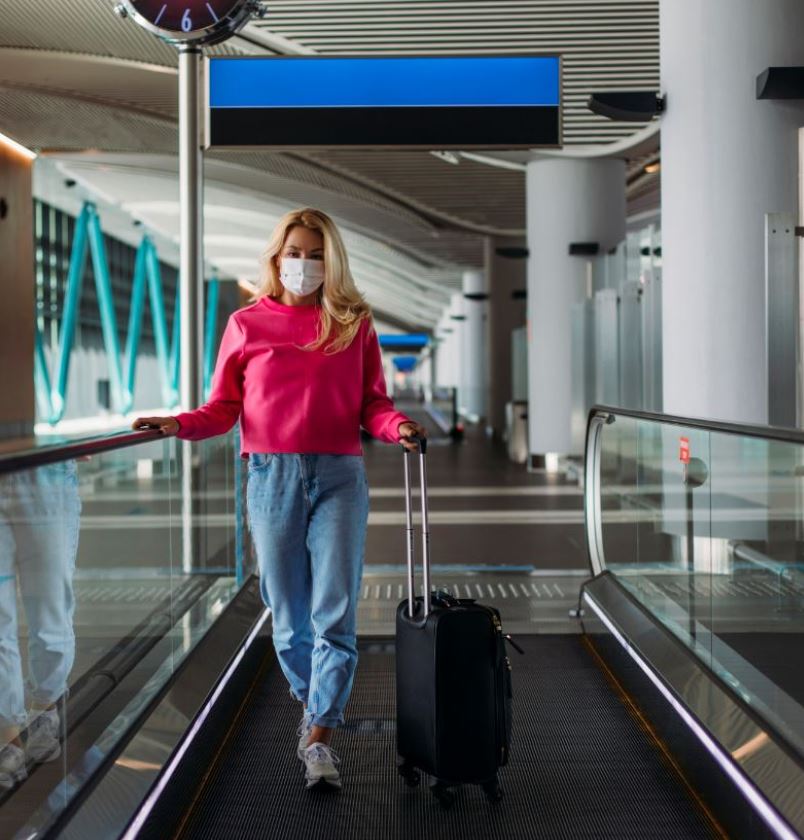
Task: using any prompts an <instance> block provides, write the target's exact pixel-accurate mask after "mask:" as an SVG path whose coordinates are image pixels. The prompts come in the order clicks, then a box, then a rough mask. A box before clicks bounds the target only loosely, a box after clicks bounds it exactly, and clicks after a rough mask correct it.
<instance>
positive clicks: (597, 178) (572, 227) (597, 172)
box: [526, 158, 625, 456]
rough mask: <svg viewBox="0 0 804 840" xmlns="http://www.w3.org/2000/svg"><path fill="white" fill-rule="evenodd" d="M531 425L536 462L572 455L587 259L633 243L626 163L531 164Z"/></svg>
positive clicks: (549, 160)
mask: <svg viewBox="0 0 804 840" xmlns="http://www.w3.org/2000/svg"><path fill="white" fill-rule="evenodd" d="M526 183H527V233H528V251H529V256H528V269H527V277H528V302H527V311H528V389H529V393H528V418H529V419H528V423H529V435H530V452H531V455H536V456H544V455H547V454H551V453H557V454H567V453H570V452H571V451H572V444H571V429H570V423H571V417H572V383H571V377H572V305H573V304H574V303H575V302H576V301H579V300H581V299H582V298H583V297H584V295H585V289H586V259H584V258H583V257H577V256H570V253H569V246H570V244H571V243H573V242H597V243H598V244H599V246H600V251H601V253H605V252H606V251H607V250H609V249H610V248H612V247H614V246H615V245H616V244H617V243H618V242H619V241H620V240H621V239H623V237H624V236H625V164H624V162H623V161H621V160H599V159H595V160H585V159H568V158H546V159H542V160H535V161H531V162H530V163H528V170H527V182H526Z"/></svg>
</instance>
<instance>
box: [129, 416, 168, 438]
mask: <svg viewBox="0 0 804 840" xmlns="http://www.w3.org/2000/svg"><path fill="white" fill-rule="evenodd" d="M131 428H132V429H134V431H135V432H144V431H147V430H148V429H159V431H160V432H162V434H163V435H175V434H176V433H177V432H178V431H179V428H180V426H179V421H178V420H177V419H176V418H175V417H138V418H137V419H136V420H135V421H134V422H133V423H132V424H131Z"/></svg>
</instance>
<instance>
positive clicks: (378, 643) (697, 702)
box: [0, 408, 804, 838]
mask: <svg viewBox="0 0 804 840" xmlns="http://www.w3.org/2000/svg"><path fill="white" fill-rule="evenodd" d="M235 452H236V441H223V442H220V441H219V442H217V443H215V442H210V444H209V445H207V444H203V445H201V446H200V447H197V448H190V447H189V446H187V445H184V444H181V443H179V442H177V441H175V440H165V439H161V438H159V436H158V435H155V434H153V433H142V434H137V435H123V436H119V437H117V438H111V439H104V440H103V441H95V442H90V443H87V442H82V443H80V444H72V445H63V446H52V447H46V448H42V449H39V450H35V451H32V452H27V453H16V454H14V455H13V456H7V457H6V459H5V460H4V461H0V470H3V478H4V479H5V478H7V477H8V476H11V475H12V474H17V475H20V474H21V472H20V471H26V470H27V471H32V470H36V469H39V468H41V467H43V466H45V465H46V463H64V462H66V461H70V460H72V461H76V462H77V463H78V470H77V474H78V487H79V489H80V493H81V498H82V502H83V511H82V513H81V523H80V528H81V541H84V540H86V544H87V545H88V546H89V547H90V548H91V549H92V550H93V552H98V551H104V552H106V553H105V555H103V556H105V557H106V558H108V557H114V558H115V563H114V564H112V565H111V566H109V564H108V563H107V564H106V567H105V568H106V571H107V572H109V571H110V570H112V571H114V573H115V574H114V575H111V574H107V576H106V579H105V580H102V579H101V577H102V576H101V575H100V569H98V568H95V569H92V568H91V566H90V565H89V564H88V563H87V562H85V561H84V554H83V551H82V550H81V551H79V562H78V564H77V572H76V576H75V591H76V592H78V593H79V594H80V592H81V589H82V586H83V585H84V582H85V581H87V580H90V579H92V580H93V581H94V582H93V584H92V585H93V586H94V587H95V590H92V591H96V590H97V591H99V590H101V589H103V587H104V586H105V587H107V589H108V587H109V586H114V585H117V587H118V591H117V595H116V596H115V597H117V598H118V602H119V599H121V598H124V597H125V593H124V591H123V590H125V589H126V587H127V588H128V590H129V592H130V593H134V592H136V591H137V581H139V582H140V583H139V591H140V594H141V595H143V596H145V597H148V595H149V593H150V595H151V597H152V596H153V590H152V589H149V588H148V587H146V586H145V585H143V584H142V581H143V579H147V580H148V581H149V582H151V583H152V582H153V581H160V580H161V581H167V582H169V583H170V586H171V588H173V590H174V592H175V594H176V595H179V594H180V593H184V596H185V597H184V600H181V599H176V600H174V607H175V609H174V611H173V612H172V613H171V612H170V610H169V609H168V612H167V615H169V616H170V619H171V621H170V622H167V621H164V620H162V621H161V623H160V621H157V620H155V615H156V616H162V619H164V615H165V608H164V607H162V605H160V604H159V603H158V602H153V601H151V602H149V603H146V604H141V603H137V602H136V597H135V596H134V595H132V601H131V603H130V604H129V610H130V615H128V616H125V615H124V612H125V611H124V609H123V608H122V607H120V608H119V609H118V610H117V617H118V619H119V620H118V622H117V624H116V623H115V621H114V617H115V611H110V612H111V617H109V616H106V617H105V618H104V621H103V622H101V621H96V622H95V623H94V625H93V623H92V615H98V613H97V612H95V613H93V612H92V611H91V610H88V609H87V606H88V605H85V607H84V609H85V612H84V614H83V615H82V605H81V599H80V598H79V607H78V610H77V612H76V614H75V621H76V633H75V636H76V651H75V659H76V666H75V668H74V669H73V674H74V675H75V678H73V677H71V678H70V679H71V688H75V689H76V690H75V692H73V691H71V693H70V694H69V696H68V697H67V698H66V699H62V700H61V701H60V708H61V709H62V718H63V722H64V732H63V740H62V746H63V750H62V755H61V757H60V758H59V760H58V761H56V762H51V763H48V764H40V765H38V766H35V767H31V768H30V773H29V776H28V779H27V780H25V781H24V782H22V783H21V784H19V785H18V786H17V787H15V788H12V789H10V790H9V791H7V792H6V794H5V796H4V798H3V800H2V802H0V831H1V832H2V834H3V836H10V837H14V836H19V837H23V836H42V835H44V834H48V833H49V834H51V835H53V836H56V835H58V836H64V837H75V838H79V837H80V838H85V837H87V836H122V837H167V836H179V837H187V838H207V837H283V838H295V837H310V836H323V837H327V838H337V837H350V838H352V837H372V838H374V837H388V838H391V837H396V836H405V837H408V836H413V835H414V834H415V835H422V836H435V837H462V838H463V837H506V838H533V837H544V838H556V837H579V836H580V837H589V838H593V837H594V838H599V837H617V838H619V837H640V838H642V837H659V838H660V837H673V838H678V837H718V836H724V835H728V836H734V837H752V838H753V837H763V836H769V837H771V836H776V837H785V838H788V837H789V838H793V837H797V836H801V835H803V834H804V806H802V802H801V800H802V797H801V791H802V790H804V773H803V772H802V771H804V694H802V690H801V689H802V685H801V681H800V677H799V674H800V673H801V669H800V666H797V665H796V663H800V658H801V651H802V650H804V647H802V645H801V636H802V632H803V631H804V575H803V574H802V571H804V568H802V566H801V564H800V562H799V558H800V556H801V554H800V551H801V523H802V504H801V489H802V488H801V477H800V476H801V475H802V474H804V470H802V466H801V465H802V461H804V435H801V434H799V433H797V432H792V431H780V430H771V429H762V428H752V427H746V426H728V425H724V424H714V423H702V422H696V421H690V420H685V419H681V418H672V417H666V416H658V415H648V414H642V413H634V412H627V411H623V410H620V409H607V408H596V409H594V410H593V411H592V413H591V415H590V423H589V431H588V436H587V452H586V462H585V479H584V494H585V507H586V525H587V529H586V530H587V535H588V540H589V558H590V566H589V569H588V576H587V577H586V578H584V577H578V578H577V581H578V584H579V589H578V601H577V608H576V609H575V611H574V612H575V627H574V628H573V629H574V630H576V631H577V632H566V631H565V632H560V633H555V632H550V629H551V627H552V625H549V623H547V622H545V624H543V625H541V626H540V625H539V623H538V622H535V623H534V622H526V621H524V620H520V617H518V616H517V615H515V614H514V612H513V611H512V602H510V601H509V602H507V603H506V601H505V600H503V599H502V598H501V599H500V600H499V601H497V602H496V603H495V605H496V606H498V607H499V608H500V609H501V611H502V614H503V618H504V621H505V623H506V629H507V630H509V631H511V632H514V633H515V634H516V639H517V641H518V642H519V643H520V645H521V646H522V647H523V648H524V649H525V654H524V655H522V656H519V655H517V654H511V658H512V664H513V669H514V673H513V676H514V692H515V718H514V741H513V745H512V756H511V762H510V763H509V765H508V766H507V767H506V768H504V770H503V771H502V772H501V782H502V785H503V788H504V792H505V795H504V798H503V800H502V802H500V803H499V804H497V805H491V804H489V802H488V801H487V800H486V798H485V797H484V796H483V794H482V792H481V791H480V790H479V789H475V788H471V787H467V788H463V789H461V790H460V791H459V793H458V796H457V800H456V802H455V804H454V807H453V808H451V809H448V810H445V809H443V808H442V806H441V805H440V804H439V803H438V802H437V801H436V799H435V798H434V797H433V796H431V795H430V794H429V792H428V790H427V784H426V780H424V783H423V784H422V785H421V786H420V787H419V788H409V787H407V786H406V785H405V783H404V781H403V780H402V779H401V778H400V777H399V776H398V774H397V770H396V761H395V758H396V751H395V728H394V646H393V635H392V633H393V628H392V626H391V625H388V624H384V623H383V622H381V621H378V622H374V623H365V622H364V625H363V626H362V628H361V630H362V634H361V638H360V664H359V666H358V675H357V678H356V683H355V689H354V693H353V696H352V699H351V701H350V705H349V707H348V709H347V723H346V726H345V727H344V728H343V729H342V730H341V731H339V733H337V736H336V741H335V744H334V746H335V749H336V751H337V752H338V753H339V755H341V757H342V759H343V764H342V775H343V779H344V789H343V791H342V792H341V793H340V794H337V795H334V796H320V795H316V794H315V793H312V794H311V793H310V792H308V791H306V790H305V788H304V784H303V779H302V775H303V771H302V768H301V765H300V763H299V762H298V760H297V758H296V756H295V744H296V735H295V731H296V725H297V723H298V717H299V708H298V704H297V703H295V702H294V701H293V700H292V699H291V698H290V696H289V695H288V692H287V688H286V686H285V683H284V678H283V677H282V675H281V673H280V672H279V669H278V666H277V665H276V663H275V660H274V655H273V651H272V647H271V643H270V615H269V614H268V613H267V611H265V610H264V608H263V606H262V604H261V603H260V599H259V595H258V591H257V586H256V579H255V577H254V574H253V572H254V563H253V551H252V549H251V546H250V544H249V540H248V533H247V529H245V528H244V527H243V510H242V506H241V505H242V475H241V473H240V463H239V460H238V459H237V457H236V455H235V454H234V453H235ZM438 452H439V450H438V449H435V450H433V453H432V457H433V458H434V459H437V458H438V457H439V455H438ZM87 454H91V456H92V460H90V461H87V462H84V461H78V460H77V459H79V458H83V457H85V456H86V455H87ZM389 457H390V453H389ZM115 468H116V470H117V471H116V472H115ZM431 474H432V473H431ZM182 482H189V486H190V487H191V488H192V490H193V492H192V495H191V497H190V499H189V501H188V499H187V497H186V496H185V495H184V494H182V493H181V492H180V490H179V488H180V487H181V485H182ZM185 486H188V485H187V484H185ZM51 524H52V526H53V527H57V526H58V527H66V526H67V525H68V523H67V522H66V521H65V520H63V519H62V520H59V519H58V518H57V519H55V520H53V522H52V523H51ZM400 539H402V536H401V535H400ZM188 543H189V546H190V548H192V551H190V550H188ZM160 544H161V545H162V552H161V554H159V555H157V554H156V553H155V548H156V546H157V545H160ZM435 550H436V551H437V546H436V547H435ZM165 552H167V553H168V554H169V555H170V558H171V559H170V561H169V563H168V565H167V566H166V567H163V568H159V567H158V563H159V562H161V561H157V560H154V558H155V557H157V556H159V557H163V556H164V554H165ZM93 556H94V555H93ZM97 556H101V555H97ZM503 559H504V558H503ZM82 561H83V562H82ZM149 562H150V563H151V566H150V567H149V566H148V563H149ZM367 573H368V574H370V567H367ZM92 574H94V578H92ZM115 576H116V577H115ZM132 581H133V582H134V583H132ZM189 586H198V587H199V588H198V590H197V591H194V590H193V591H192V594H190V593H191V590H189V589H188V587H189ZM87 591H89V587H87ZM543 608H544V604H542V605H541V606H540V607H539V609H543ZM160 610H161V611H160ZM24 611H25V610H24V606H22V605H20V616H23V613H24ZM24 624H25V622H24V621H23V622H22V623H21V630H20V634H21V636H24V635H25V633H26V632H28V631H27V628H26V627H25V626H24ZM127 626H128V627H129V630H128V632H127V633H123V632H122V631H123V630H124V629H125V628H126V627H127ZM143 628H146V629H145V631H144V634H145V635H147V634H148V633H150V634H151V635H150V642H149V644H148V645H146V644H143V643H142V641H141V638H142V636H143ZM148 628H150V629H148ZM562 629H564V630H565V628H564V627H562ZM135 630H136V632H134V631H135ZM528 630H529V631H530V632H526V631H528ZM135 640H136V642H137V644H138V645H139V647H138V650H139V651H140V652H141V654H142V655H141V657H140V658H139V659H137V657H135V656H133V654H132V655H131V656H127V655H126V651H127V650H130V649H131V650H133V648H130V645H131V644H132V643H133V642H134V641H135ZM24 647H25V646H24V645H22V648H23V649H24ZM115 657H117V659H116V658H115ZM118 659H119V660H120V661H121V662H125V663H126V667H125V668H122V669H121V670H120V671H119V673H118V672H114V673H113V672H112V669H110V668H109V667H108V664H109V662H117V661H118ZM786 666H787V667H786ZM82 680H83V682H81V681H82ZM96 681H105V684H108V690H106V689H105V688H104V690H102V691H99V692H98V696H97V697H95V698H94V699H93V704H94V705H92V706H91V708H89V709H88V711H86V713H82V714H80V715H79V714H78V713H77V712H76V711H75V710H74V709H73V708H72V707H71V703H72V702H73V693H75V694H77V695H80V694H82V693H83V692H82V691H78V688H79V687H80V686H81V685H84V684H86V683H87V682H90V683H92V682H96ZM23 740H24V732H23Z"/></svg>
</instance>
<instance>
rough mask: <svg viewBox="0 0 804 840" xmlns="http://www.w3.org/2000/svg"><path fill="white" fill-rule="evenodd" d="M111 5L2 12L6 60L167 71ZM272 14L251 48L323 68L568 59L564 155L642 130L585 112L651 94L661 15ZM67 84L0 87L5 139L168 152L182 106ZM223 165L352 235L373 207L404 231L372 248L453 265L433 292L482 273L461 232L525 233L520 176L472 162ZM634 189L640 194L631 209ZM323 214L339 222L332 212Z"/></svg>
mask: <svg viewBox="0 0 804 840" xmlns="http://www.w3.org/2000/svg"><path fill="white" fill-rule="evenodd" d="M668 1H669V0H668ZM114 2H115V0H28V2H20V0H0V21H2V24H0V48H2V47H9V46H16V47H23V48H29V49H34V50H37V49H38V50H44V51H54V52H67V53H79V54H84V55H87V56H92V55H94V56H107V57H111V58H123V59H129V60H132V61H135V62H143V63H148V64H156V65H162V66H175V65H176V51H175V49H174V48H173V47H171V46H169V45H167V44H165V43H163V42H161V41H159V40H158V39H157V38H154V37H153V36H152V35H151V34H150V33H147V32H145V31H143V30H141V29H140V28H139V27H138V26H137V25H136V24H134V23H133V22H132V21H130V20H129V21H126V20H121V19H120V18H118V17H117V16H116V15H115V14H114V13H113V11H112V7H113V5H114ZM266 6H267V9H268V17H267V18H266V19H265V20H263V21H252V22H251V23H250V24H249V25H248V27H246V30H245V32H244V35H245V37H248V35H249V33H252V34H254V36H255V38H256V37H257V36H258V35H259V30H261V29H263V30H266V31H269V32H274V33H276V34H278V35H282V36H284V37H286V38H288V39H290V40H291V41H295V42H297V43H298V44H299V45H301V46H304V47H308V48H311V49H313V50H315V51H317V52H320V53H322V54H330V55H343V54H362V55H381V54H386V55H388V54H396V55H421V54H428V53H448V54H453V55H459V54H463V55H468V54H482V53H495V54H525V53H534V52H535V53H539V52H542V53H545V52H552V53H556V52H558V53H560V54H562V55H563V57H564V63H563V70H564V72H563V87H564V90H563V101H564V113H563V122H564V141H565V143H566V144H567V145H574V144H579V143H604V142H609V141H612V140H616V139H619V138H621V137H624V136H628V135H630V134H632V133H634V132H635V131H637V130H638V129H639V128H640V127H641V126H640V125H639V124H633V123H627V124H621V123H615V122H611V121H609V120H605V119H603V118H602V117H598V116H596V115H594V114H592V113H591V112H590V111H589V110H588V109H587V107H586V102H587V100H588V96H589V94H590V92H592V91H594V90H617V89H632V90H638V89H646V90H657V89H658V81H659V80H658V74H659V33H658V0H496V1H495V0H395V2H392V1H391V0H350V1H349V2H347V0H268V2H267V4H266ZM245 50H247V51H249V52H254V50H255V48H254V47H248V45H247V44H245V43H244V41H238V40H237V39H233V40H232V41H230V42H228V43H226V44H223V45H221V46H218V47H214V48H211V49H209V50H207V52H208V53H209V54H213V55H214V54H237V53H241V52H243V51H245ZM264 52H265V53H270V50H264ZM34 60H35V59H34ZM10 61H11V59H7V66H8V62H10ZM14 61H16V58H15V59H14ZM12 63H13V62H12ZM71 72H72V73H73V77H70V78H68V77H67V75H60V74H58V73H55V74H51V75H50V78H51V82H50V87H51V88H52V89H50V90H48V89H47V85H45V84H44V83H43V81H42V79H44V77H45V76H47V75H48V73H45V72H44V71H43V70H40V71H39V76H41V77H42V79H39V78H37V80H36V83H35V87H36V89H35V90H34V89H31V86H30V81H31V80H30V79H28V80H25V79H20V78H17V77H18V76H19V73H17V77H15V78H13V79H12V78H11V76H8V77H3V76H0V85H2V87H0V128H2V129H4V130H6V131H8V132H9V133H11V134H12V135H13V136H15V137H17V138H18V139H20V140H21V141H22V142H23V143H26V144H27V145H29V146H33V147H46V148H48V147H49V148H67V149H83V148H90V147H97V148H100V149H103V150H105V151H112V150H114V151H123V152H125V151H152V152H162V151H165V152H168V153H174V152H175V148H176V131H175V107H176V106H175V98H173V97H172V96H169V95H166V93H165V91H163V90H161V89H158V88H157V87H152V88H148V89H142V90H140V89H139V88H137V90H136V91H135V93H134V94H133V95H132V94H131V93H129V94H126V93H125V92H124V91H125V90H126V85H120V88H119V89H118V88H116V86H115V84H114V82H113V81H112V80H111V77H110V78H109V80H108V83H107V82H106V81H104V80H98V81H94V82H93V83H92V86H91V89H90V88H89V87H88V86H87V84H86V82H85V81H84V82H82V81H81V71H80V70H78V69H74V70H72V71H71ZM84 77H85V78H86V73H85V74H84ZM132 78H133V77H132ZM53 79H56V80H57V81H56V82H54V81H53ZM26 81H27V82H28V84H27V85H26V83H25V82H26ZM12 82H14V83H15V84H12ZM71 82H72V84H71ZM57 85H58V87H60V88H61V90H57V89H55V88H56V86H57ZM104 85H105V86H104ZM132 85H133V86H134V87H137V84H135V83H134V82H132V84H130V85H129V88H130V87H131V86H132ZM71 87H72V88H73V89H72V90H71V89H70V88H71ZM76 97H77V98H76ZM93 98H94V99H95V100H96V101H94V102H93V101H91V100H92V99H93ZM214 154H215V153H213V156H214ZM224 157H226V158H227V159H229V160H236V161H238V162H240V163H242V164H244V165H246V166H251V167H253V168H254V169H256V170H261V171H265V172H269V173H275V174H276V175H278V176H280V177H282V178H287V179H291V180H294V181H296V182H298V183H299V184H300V185H305V184H310V185H314V186H318V187H323V188H325V189H328V190H330V191H332V190H334V191H336V192H337V193H338V194H339V195H341V196H343V197H344V201H343V210H344V211H346V210H347V209H348V212H350V213H352V217H353V218H356V217H359V219H357V220H356V223H357V224H359V225H362V226H363V227H364V229H368V228H369V227H374V228H377V227H378V224H377V222H376V220H374V221H373V223H372V218H373V217H372V213H373V208H377V209H382V210H383V211H384V212H383V215H382V218H383V219H398V225H397V223H396V222H395V221H391V222H390V224H386V223H385V222H383V225H382V227H383V228H384V229H383V230H377V232H376V235H377V236H378V237H380V238H383V237H386V238H387V239H388V241H391V242H393V243H394V244H395V245H396V246H399V247H400V248H401V249H402V250H403V252H405V251H406V252H407V253H409V254H411V255H415V256H417V257H419V258H420V259H421V260H422V261H423V262H427V263H430V264H431V265H434V266H451V267H452V268H453V270H452V272H448V273H447V274H446V275H445V276H444V277H442V278H441V279H442V280H443V282H444V283H445V284H446V285H448V286H449V287H450V288H457V287H458V286H459V285H460V275H459V273H456V271H455V267H456V266H462V267H478V266H481V265H482V262H483V253H482V252H483V238H482V236H481V235H478V234H476V233H471V232H469V231H467V230H460V229H454V227H453V225H454V224H458V225H460V224H466V225H491V226H494V227H497V228H502V229H518V228H519V229H521V228H523V227H524V224H525V212H524V198H525V185H524V176H523V174H522V173H520V172H514V171H510V170H504V169H498V168H492V167H487V166H484V165H482V164H477V163H475V162H471V161H467V160H465V159H464V160H462V161H461V163H460V164H459V165H457V166H455V165H450V164H448V163H445V162H444V161H441V160H438V159H437V158H435V157H433V156H432V155H430V154H428V153H427V152H421V151H417V152H393V151H391V152H386V151H376V152H358V153H353V152H345V151H338V150H332V151H328V152H299V153H296V154H279V153H267V152H266V153H263V152H253V153H252V152H242V153H234V154H231V153H227V155H225V156H224ZM643 188H644V182H640V199H642V196H643V193H642V192H641V190H642V189H643ZM300 189H302V188H301V187H300ZM652 200H655V199H652ZM358 205H360V206H361V207H362V209H361V210H356V208H357V207H358ZM330 209H331V210H332V212H334V213H336V214H337V212H338V208H337V200H334V201H333V205H332V207H331V208H330ZM392 228H394V229H392ZM402 232H404V235H400V234H401V233H402ZM428 271H430V272H433V271H435V272H436V274H437V272H438V269H429V270H428ZM433 276H435V275H433Z"/></svg>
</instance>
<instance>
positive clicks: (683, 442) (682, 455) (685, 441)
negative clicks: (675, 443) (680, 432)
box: [678, 437, 690, 464]
mask: <svg viewBox="0 0 804 840" xmlns="http://www.w3.org/2000/svg"><path fill="white" fill-rule="evenodd" d="M678 440H679V447H678V460H679V461H681V462H682V463H683V464H689V462H690V439H689V438H685V437H683V438H679V439H678Z"/></svg>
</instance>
